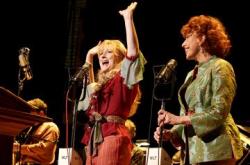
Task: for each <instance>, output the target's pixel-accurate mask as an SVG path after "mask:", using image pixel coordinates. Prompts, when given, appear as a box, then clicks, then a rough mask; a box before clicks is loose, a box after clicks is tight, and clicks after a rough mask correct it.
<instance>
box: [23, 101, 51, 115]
mask: <svg viewBox="0 0 250 165" xmlns="http://www.w3.org/2000/svg"><path fill="white" fill-rule="evenodd" d="M27 102H28V104H30V105H31V106H32V107H33V108H34V109H36V110H38V111H44V112H45V113H46V112H47V104H46V103H45V102H44V101H42V100H41V99H39V98H35V99H32V100H29V101H27Z"/></svg>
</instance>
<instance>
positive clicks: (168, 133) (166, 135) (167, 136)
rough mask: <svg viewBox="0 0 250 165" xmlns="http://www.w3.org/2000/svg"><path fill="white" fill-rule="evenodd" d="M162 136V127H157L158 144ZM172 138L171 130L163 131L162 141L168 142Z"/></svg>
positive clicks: (155, 133)
mask: <svg viewBox="0 0 250 165" xmlns="http://www.w3.org/2000/svg"><path fill="white" fill-rule="evenodd" d="M160 136H161V129H160V127H157V128H156V130H155V132H154V139H155V140H156V141H157V143H159V142H160ZM171 137H172V133H171V131H170V130H167V129H163V130H162V140H163V141H168V140H169V139H170V138H171Z"/></svg>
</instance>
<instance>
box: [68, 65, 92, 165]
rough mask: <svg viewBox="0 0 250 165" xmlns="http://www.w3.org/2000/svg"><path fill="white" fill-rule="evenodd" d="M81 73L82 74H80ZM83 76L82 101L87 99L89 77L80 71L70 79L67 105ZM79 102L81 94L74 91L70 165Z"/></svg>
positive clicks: (69, 154)
mask: <svg viewBox="0 0 250 165" xmlns="http://www.w3.org/2000/svg"><path fill="white" fill-rule="evenodd" d="M80 73H81V74H80ZM81 76H82V81H84V83H83V97H82V99H84V98H85V97H86V89H87V77H88V74H87V72H82V71H81V70H80V72H78V73H77V74H76V75H75V76H73V77H72V78H70V82H69V87H68V90H67V94H66V103H67V102H68V100H69V99H68V94H69V92H70V90H71V88H72V87H74V89H75V88H76V86H75V84H77V82H78V81H79V79H80V77H81ZM78 102H79V92H77V91H76V90H75V91H74V108H73V114H72V131H71V148H72V150H71V153H70V151H69V150H67V152H68V164H70V158H72V156H73V155H72V154H73V149H74V147H75V134H76V124H77V108H78ZM67 109H68V106H67V105H66V114H65V115H66V148H68V117H67V116H68V115H67V114H68V111H67Z"/></svg>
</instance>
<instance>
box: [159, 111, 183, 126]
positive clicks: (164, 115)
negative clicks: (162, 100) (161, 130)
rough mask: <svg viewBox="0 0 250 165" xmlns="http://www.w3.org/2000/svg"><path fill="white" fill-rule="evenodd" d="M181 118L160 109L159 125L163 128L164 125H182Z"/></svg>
mask: <svg viewBox="0 0 250 165" xmlns="http://www.w3.org/2000/svg"><path fill="white" fill-rule="evenodd" d="M180 119H181V117H180V116H176V115H174V114H172V113H170V112H168V111H165V110H164V109H160V110H159V112H158V125H159V126H160V127H162V126H163V125H164V124H171V125H175V124H181V120H180Z"/></svg>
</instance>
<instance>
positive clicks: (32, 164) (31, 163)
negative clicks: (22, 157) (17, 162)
mask: <svg viewBox="0 0 250 165" xmlns="http://www.w3.org/2000/svg"><path fill="white" fill-rule="evenodd" d="M21 165H41V164H40V163H33V162H25V163H22V164H21Z"/></svg>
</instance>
